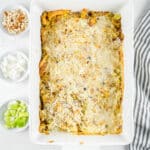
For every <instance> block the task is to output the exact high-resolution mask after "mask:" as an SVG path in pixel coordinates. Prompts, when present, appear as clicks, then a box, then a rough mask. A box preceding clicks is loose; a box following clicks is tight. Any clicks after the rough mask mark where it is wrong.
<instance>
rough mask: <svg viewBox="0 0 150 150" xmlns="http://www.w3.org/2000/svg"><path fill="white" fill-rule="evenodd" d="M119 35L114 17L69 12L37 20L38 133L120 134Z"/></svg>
mask: <svg viewBox="0 0 150 150" xmlns="http://www.w3.org/2000/svg"><path fill="white" fill-rule="evenodd" d="M122 43H123V34H122V30H121V16H120V14H118V13H112V12H101V11H89V10H87V9H83V10H82V11H80V12H72V11H70V10H56V11H45V12H43V13H42V16H41V49H42V56H41V61H40V64H39V72H40V100H41V106H40V127H39V131H40V132H41V133H46V134H49V133H50V132H52V131H64V132H70V133H73V134H84V135H90V134H99V135H106V134H120V133H121V132H122V124H123V123H122V99H123V83H124V79H123V49H122Z"/></svg>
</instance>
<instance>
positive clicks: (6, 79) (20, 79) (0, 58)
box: [0, 51, 29, 83]
mask: <svg viewBox="0 0 150 150" xmlns="http://www.w3.org/2000/svg"><path fill="white" fill-rule="evenodd" d="M16 53H19V54H20V55H21V56H22V57H23V58H24V59H25V60H26V62H27V69H26V72H25V73H24V74H23V75H22V76H21V77H20V78H19V79H17V80H11V79H8V78H5V77H4V75H3V73H2V70H1V69H0V79H2V80H3V81H7V82H9V83H18V82H22V81H24V80H25V79H26V78H27V77H28V74H29V66H28V62H29V59H28V57H27V56H26V54H24V52H22V51H8V52H5V53H3V54H2V55H1V56H0V63H1V62H2V59H3V58H4V57H6V56H7V55H9V54H12V55H15V54H16Z"/></svg>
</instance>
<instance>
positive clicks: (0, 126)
mask: <svg viewBox="0 0 150 150" xmlns="http://www.w3.org/2000/svg"><path fill="white" fill-rule="evenodd" d="M17 100H19V99H12V100H8V101H6V102H4V103H2V104H0V131H2V132H14V133H17V132H21V131H24V130H25V129H27V128H28V126H29V119H28V122H27V123H26V125H25V126H24V127H22V128H12V129H7V128H6V127H5V121H4V113H5V111H6V109H7V106H8V104H9V103H12V102H15V101H17ZM19 101H23V102H24V103H25V104H26V105H27V110H28V112H29V105H28V102H27V101H26V100H19Z"/></svg>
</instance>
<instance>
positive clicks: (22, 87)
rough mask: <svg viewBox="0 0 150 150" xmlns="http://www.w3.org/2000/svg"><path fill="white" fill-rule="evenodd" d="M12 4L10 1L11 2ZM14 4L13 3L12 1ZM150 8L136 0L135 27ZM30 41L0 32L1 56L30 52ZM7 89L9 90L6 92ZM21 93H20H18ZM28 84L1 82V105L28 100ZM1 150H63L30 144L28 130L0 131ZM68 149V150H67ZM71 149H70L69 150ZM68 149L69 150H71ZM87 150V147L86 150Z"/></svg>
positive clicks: (149, 0) (0, 0)
mask: <svg viewBox="0 0 150 150" xmlns="http://www.w3.org/2000/svg"><path fill="white" fill-rule="evenodd" d="M8 1H9V0H0V9H1V8H2V7H3V6H4V5H6V3H7V2H8ZM20 1H22V2H24V3H25V4H27V3H28V2H29V0H26V1H24V0H15V2H16V3H17V2H20ZM9 2H10V1H9ZM11 2H12V1H11ZM149 6H150V0H134V8H135V9H134V22H135V26H136V24H138V22H139V18H140V17H141V16H142V14H143V13H142V12H146V10H147V9H148V7H149ZM28 42H29V41H28V39H27V38H26V37H25V36H24V37H22V39H19V38H15V39H14V38H12V37H9V38H8V37H7V41H6V36H5V35H3V33H2V32H0V54H1V52H4V51H7V50H15V49H16V47H18V49H21V50H24V51H25V52H26V53H27V52H28ZM14 87H15V88H14ZM6 89H7V90H6ZM18 91H19V92H18ZM27 91H28V83H27V81H25V82H24V84H17V85H10V84H6V83H4V82H2V81H0V103H2V102H3V101H5V100H7V99H10V98H17V97H18V98H19V97H24V98H26V99H28V96H27V95H28V92H27ZM83 148H84V147H83V146H82V147H74V148H73V147H72V148H71V149H72V150H73V149H76V150H80V149H83ZM0 149H1V150H27V149H28V150H34V149H36V150H61V149H62V148H61V147H58V146H40V145H35V144H32V143H31V142H30V139H29V135H28V130H26V131H24V132H22V133H18V134H10V133H9V132H8V133H3V132H1V131H0ZM67 149H68V148H66V150H67ZM69 149H70V148H69ZM69 149H68V150H69ZM84 149H86V150H87V147H86V148H84ZM88 149H96V147H95V148H94V147H88ZM98 149H102V150H125V149H127V148H125V147H124V146H109V147H101V148H98Z"/></svg>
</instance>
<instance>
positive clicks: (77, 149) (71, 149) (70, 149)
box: [61, 145, 101, 150]
mask: <svg viewBox="0 0 150 150" xmlns="http://www.w3.org/2000/svg"><path fill="white" fill-rule="evenodd" d="M92 149H93V150H101V148H100V146H83V145H79V146H73V145H72V146H71V145H69V146H62V149H61V150H92Z"/></svg>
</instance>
